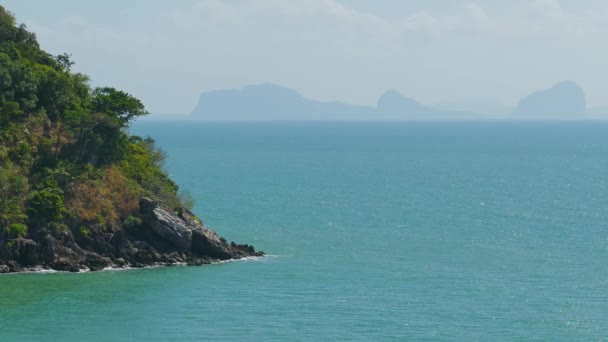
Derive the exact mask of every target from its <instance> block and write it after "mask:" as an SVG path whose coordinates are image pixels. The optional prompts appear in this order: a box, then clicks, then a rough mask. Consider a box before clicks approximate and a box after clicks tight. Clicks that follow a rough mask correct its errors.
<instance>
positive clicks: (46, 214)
mask: <svg viewBox="0 0 608 342" xmlns="http://www.w3.org/2000/svg"><path fill="white" fill-rule="evenodd" d="M66 211H67V210H66V208H65V205H64V203H63V190H61V189H60V188H58V187H55V186H50V187H46V188H44V189H42V190H38V191H35V192H34V193H33V195H32V198H31V200H30V205H29V212H28V213H29V217H30V219H32V220H33V221H34V222H36V223H39V224H45V223H51V222H57V221H61V220H62V219H63V215H64V214H65V213H66Z"/></svg>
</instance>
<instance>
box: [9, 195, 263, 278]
mask: <svg viewBox="0 0 608 342" xmlns="http://www.w3.org/2000/svg"><path fill="white" fill-rule="evenodd" d="M140 210H141V216H142V218H143V219H142V222H141V223H138V224H135V225H133V226H131V227H128V228H122V229H119V230H116V231H113V232H112V231H108V230H107V229H99V230H95V229H91V230H90V232H89V234H88V235H82V234H72V233H71V232H70V231H66V232H64V234H62V235H57V234H51V233H50V232H47V231H45V230H41V231H39V232H38V233H37V234H36V236H31V237H30V238H18V239H12V240H9V241H4V243H0V273H14V272H28V271H41V270H57V271H68V272H81V271H100V270H103V269H106V268H109V267H115V268H126V267H133V268H140V267H148V266H171V265H176V264H187V265H196V266H198V265H205V264H212V263H217V262H220V261H226V260H236V259H242V258H247V257H253V256H263V255H264V252H259V251H256V250H255V248H254V247H253V246H250V245H246V244H243V245H241V244H237V243H235V242H228V241H226V239H224V238H223V237H220V236H219V235H218V234H216V233H215V232H213V231H211V230H209V229H208V228H206V227H205V226H204V225H203V223H202V222H201V221H200V220H199V219H198V218H197V217H196V216H194V215H193V214H192V213H191V212H190V211H189V210H187V209H183V210H180V211H178V212H176V213H174V212H170V211H169V210H167V209H166V208H163V207H162V206H160V205H159V204H158V203H157V202H156V201H154V200H152V199H149V198H142V199H141V202H140Z"/></svg>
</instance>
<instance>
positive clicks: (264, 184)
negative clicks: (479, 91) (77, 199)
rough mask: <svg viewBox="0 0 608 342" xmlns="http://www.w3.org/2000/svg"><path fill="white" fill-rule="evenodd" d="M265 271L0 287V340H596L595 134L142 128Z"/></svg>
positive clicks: (248, 265) (607, 155) (606, 213)
mask: <svg viewBox="0 0 608 342" xmlns="http://www.w3.org/2000/svg"><path fill="white" fill-rule="evenodd" d="M132 131H133V132H134V133H136V134H139V135H142V136H151V137H153V138H155V139H156V140H157V142H158V144H159V145H160V146H161V147H162V148H163V149H164V150H165V151H166V152H167V154H168V156H169V157H168V159H167V168H168V170H169V172H170V174H171V176H172V177H173V178H174V179H175V180H176V181H177V182H178V183H179V184H180V186H181V187H182V188H185V189H188V190H189V191H190V192H191V193H192V195H193V196H194V198H195V199H196V200H197V205H196V210H195V212H196V213H197V214H198V215H199V216H201V217H202V218H203V220H204V221H205V223H206V225H208V226H209V227H210V228H212V229H214V230H216V231H217V232H218V233H220V234H221V235H223V236H225V237H226V238H227V239H228V240H229V241H230V240H234V241H238V242H241V243H252V244H254V245H255V246H256V247H257V248H259V249H262V250H265V251H266V252H268V253H269V254H270V256H269V257H266V258H263V259H258V260H248V261H240V262H233V263H225V264H220V265H212V266H205V267H169V268H156V269H146V270H130V271H108V272H101V273H84V274H66V273H54V274H21V275H5V276H0V341H30V340H31V341H35V340H44V341H177V340H180V341H187V340H190V341H200V340H209V341H228V340H230V341H241V340H255V341H298V340H302V341H341V340H343V341H350V340H360V341H387V340H407V341H410V340H445V341H458V340H459V341H475V340H479V341H497V340H547V341H560V340H561V341H576V340H582V341H590V340H602V339H603V338H605V337H606V336H608V123H604V122H552V123H549V122H544V123H543V122H459V123H457V122H409V123H408V122H400V123H388V122H385V123H379V122H378V123H370V122H358V123H356V122H352V123H348V122H341V123H337V122H336V123H331V122H325V123H321V122H316V123H314V122H307V123H304V122H299V123H297V122H267V123H220V122H216V123H209V122H207V123H206V122H166V121H163V122H161V121H158V122H153V121H148V122H143V121H142V122H139V123H137V124H136V125H135V126H134V127H133V128H132Z"/></svg>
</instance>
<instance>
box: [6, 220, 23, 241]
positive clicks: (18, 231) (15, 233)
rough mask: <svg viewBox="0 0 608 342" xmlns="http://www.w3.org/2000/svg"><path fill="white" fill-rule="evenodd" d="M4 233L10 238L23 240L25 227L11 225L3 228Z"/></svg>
mask: <svg viewBox="0 0 608 342" xmlns="http://www.w3.org/2000/svg"><path fill="white" fill-rule="evenodd" d="M4 231H5V232H6V233H7V234H8V235H9V236H11V237H18V238H24V237H26V236H27V226H26V225H25V224H23V223H13V224H11V225H8V226H7V227H5V228H4Z"/></svg>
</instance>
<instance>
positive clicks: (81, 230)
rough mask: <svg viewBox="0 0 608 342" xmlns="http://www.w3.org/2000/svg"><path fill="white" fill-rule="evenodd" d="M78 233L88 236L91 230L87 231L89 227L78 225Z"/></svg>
mask: <svg viewBox="0 0 608 342" xmlns="http://www.w3.org/2000/svg"><path fill="white" fill-rule="evenodd" d="M78 234H79V235H80V236H84V237H86V236H89V234H91V232H90V231H89V228H87V227H85V226H80V228H78Z"/></svg>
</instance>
